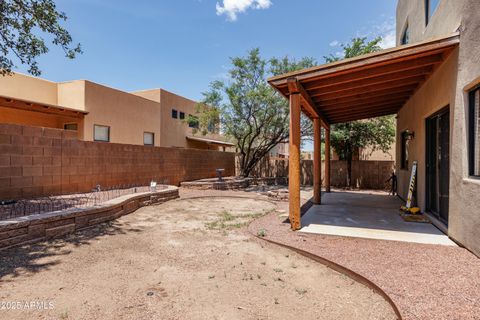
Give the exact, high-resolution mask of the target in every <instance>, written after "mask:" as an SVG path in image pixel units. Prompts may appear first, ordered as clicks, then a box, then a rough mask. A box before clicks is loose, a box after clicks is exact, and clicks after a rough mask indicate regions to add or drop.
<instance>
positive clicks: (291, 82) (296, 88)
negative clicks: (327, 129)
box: [287, 78, 329, 126]
mask: <svg viewBox="0 0 480 320" xmlns="http://www.w3.org/2000/svg"><path fill="white" fill-rule="evenodd" d="M287 83H288V91H289V92H290V94H292V93H298V94H300V97H301V98H302V102H303V103H302V106H303V108H304V109H305V111H306V112H307V113H309V114H311V115H312V118H319V119H320V120H321V121H322V122H323V125H324V126H327V125H328V123H329V122H328V119H327V118H326V117H325V115H323V113H322V112H321V111H320V109H318V107H317V105H316V104H315V102H313V100H312V98H310V96H309V95H308V93H307V92H306V91H305V89H304V88H303V86H302V84H301V83H300V82H298V80H297V79H295V78H289V79H287Z"/></svg>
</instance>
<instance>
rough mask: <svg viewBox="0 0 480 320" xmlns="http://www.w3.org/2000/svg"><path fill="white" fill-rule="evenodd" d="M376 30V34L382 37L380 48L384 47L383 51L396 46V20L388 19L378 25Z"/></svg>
mask: <svg viewBox="0 0 480 320" xmlns="http://www.w3.org/2000/svg"><path fill="white" fill-rule="evenodd" d="M375 28H376V33H377V34H378V35H379V36H381V37H382V41H381V42H380V47H382V48H383V49H387V48H392V47H395V46H396V44H397V42H396V38H397V35H396V33H397V32H396V30H397V29H396V24H395V19H394V18H388V19H387V20H385V21H383V22H382V23H380V24H379V25H377V26H376V27H375Z"/></svg>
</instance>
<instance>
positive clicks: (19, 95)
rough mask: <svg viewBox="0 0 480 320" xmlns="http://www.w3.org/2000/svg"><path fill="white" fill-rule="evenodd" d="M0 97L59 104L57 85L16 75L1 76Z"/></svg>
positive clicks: (19, 74)
mask: <svg viewBox="0 0 480 320" xmlns="http://www.w3.org/2000/svg"><path fill="white" fill-rule="evenodd" d="M0 96H4V97H9V98H16V99H20V100H26V101H32V102H38V103H46V104H53V105H56V104H57V84H56V83H55V82H51V81H48V80H44V79H40V78H36V77H31V76H27V75H24V74H21V73H14V74H12V75H8V76H0Z"/></svg>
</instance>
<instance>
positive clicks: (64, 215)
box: [0, 186, 179, 251]
mask: <svg viewBox="0 0 480 320" xmlns="http://www.w3.org/2000/svg"><path fill="white" fill-rule="evenodd" d="M178 197H179V194H178V187H175V186H168V187H167V188H166V189H163V190H158V191H156V192H144V193H137V194H130V195H125V196H121V197H118V198H115V199H112V200H110V201H107V202H105V203H103V204H101V205H99V206H95V207H91V208H85V209H67V210H63V211H55V212H49V213H45V214H37V215H30V216H24V217H19V218H14V219H9V220H4V221H0V251H1V250H5V249H8V248H11V247H14V246H19V245H23V244H31V243H35V242H40V241H45V240H49V239H53V238H58V237H61V236H65V235H67V234H71V233H74V232H76V231H78V230H82V229H86V228H89V227H92V226H94V225H97V224H100V223H103V222H107V221H111V220H115V219H117V218H119V217H121V216H124V215H127V214H130V213H132V212H134V211H136V210H137V209H139V208H141V207H145V206H149V205H155V204H161V203H164V202H166V201H169V200H173V199H176V198H178Z"/></svg>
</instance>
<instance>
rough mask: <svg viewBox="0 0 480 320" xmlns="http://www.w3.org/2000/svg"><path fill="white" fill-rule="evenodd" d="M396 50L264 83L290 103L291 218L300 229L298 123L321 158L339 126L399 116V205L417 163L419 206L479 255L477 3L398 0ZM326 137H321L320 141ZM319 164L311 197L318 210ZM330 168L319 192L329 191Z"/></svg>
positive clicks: (479, 12)
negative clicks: (307, 126) (304, 120)
mask: <svg viewBox="0 0 480 320" xmlns="http://www.w3.org/2000/svg"><path fill="white" fill-rule="evenodd" d="M397 41H398V43H397V44H398V46H397V47H395V48H391V49H387V50H383V51H380V52H375V53H371V54H367V55H362V56H359V57H355V58H350V59H345V60H341V61H338V62H334V63H330V64H325V65H321V66H317V67H313V68H309V69H304V70H300V71H295V72H291V73H288V74H284V75H280V76H276V77H272V78H270V79H269V80H268V81H269V83H270V84H271V85H272V86H273V87H275V88H276V89H277V90H278V91H279V92H280V93H282V94H283V95H284V96H285V97H288V99H289V101H290V123H291V126H290V147H289V149H290V152H289V193H290V196H289V202H290V204H289V215H290V222H291V226H292V229H294V230H297V229H299V228H300V227H301V215H300V203H301V202H300V181H301V171H300V132H301V131H300V114H301V112H303V113H305V114H306V115H307V116H308V117H309V118H310V119H312V121H313V123H314V128H316V129H317V130H316V135H315V137H314V140H315V142H314V146H316V147H315V148H316V149H317V153H318V154H320V153H321V151H320V145H321V144H320V141H321V137H322V136H324V137H325V158H326V163H329V159H328V158H329V152H330V151H329V150H330V130H331V126H332V125H334V124H336V123H343V122H349V121H355V120H362V119H368V118H372V117H378V116H385V115H391V114H397V138H396V142H397V143H396V167H397V176H398V192H399V195H400V196H401V197H402V198H404V199H406V198H407V193H408V189H409V180H410V176H411V174H412V167H413V164H414V162H415V163H417V164H418V165H417V171H416V188H415V189H416V196H415V202H416V205H418V206H419V207H420V209H421V210H422V211H423V212H426V214H427V215H428V216H429V217H430V218H431V220H432V222H433V223H434V224H435V225H436V226H438V228H440V229H441V230H443V231H444V232H445V233H447V234H448V235H449V237H450V238H452V239H453V240H455V241H457V242H458V243H460V244H462V245H464V246H465V247H466V248H468V249H469V250H471V251H472V252H474V253H475V254H477V255H480V236H479V230H480V209H479V204H480V1H479V0H399V1H398V6H397ZM321 130H325V135H322V134H321ZM320 175H321V170H320V165H319V164H316V165H314V176H315V179H314V181H315V182H314V197H313V199H314V200H313V201H314V202H315V203H320V197H321V192H320V190H321V188H320V187H321V185H320V182H321V181H322V179H320ZM330 175H331V173H330V165H328V168H326V170H325V186H326V190H327V192H328V191H329V190H330Z"/></svg>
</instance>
